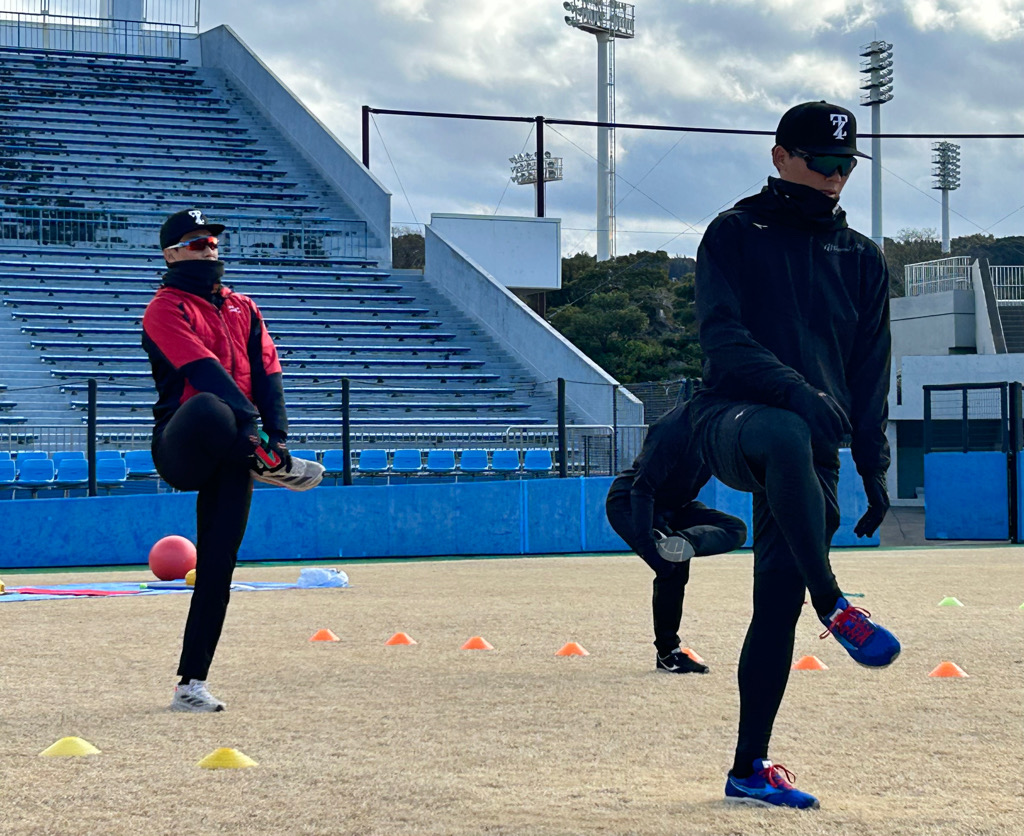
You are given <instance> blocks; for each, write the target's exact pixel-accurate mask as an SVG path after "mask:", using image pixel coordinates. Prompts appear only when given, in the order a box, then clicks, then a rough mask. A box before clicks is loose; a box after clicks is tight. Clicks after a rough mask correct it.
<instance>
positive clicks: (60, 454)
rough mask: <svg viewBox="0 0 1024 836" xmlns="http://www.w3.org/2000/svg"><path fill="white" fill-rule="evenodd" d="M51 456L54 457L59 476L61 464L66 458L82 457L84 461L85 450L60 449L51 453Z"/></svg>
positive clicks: (54, 464)
mask: <svg viewBox="0 0 1024 836" xmlns="http://www.w3.org/2000/svg"><path fill="white" fill-rule="evenodd" d="M50 458H51V459H53V466H54V467H55V468H56V470H57V474H58V477H59V474H60V466H61V464H62V463H63V462H64V461H65V460H66V459H81V460H82V461H83V462H84V461H85V452H84V451H82V450H58V451H57V452H56V453H51V454H50Z"/></svg>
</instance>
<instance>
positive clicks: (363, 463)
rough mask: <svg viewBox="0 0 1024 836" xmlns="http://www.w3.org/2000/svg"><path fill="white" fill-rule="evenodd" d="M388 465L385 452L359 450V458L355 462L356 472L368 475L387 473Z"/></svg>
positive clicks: (386, 452)
mask: <svg viewBox="0 0 1024 836" xmlns="http://www.w3.org/2000/svg"><path fill="white" fill-rule="evenodd" d="M389 469H390V466H389V465H388V451H387V450H360V451H359V458H358V459H357V460H356V470H357V471H359V472H360V473H367V474H369V475H371V476H372V475H379V474H382V473H387V472H388V470H389Z"/></svg>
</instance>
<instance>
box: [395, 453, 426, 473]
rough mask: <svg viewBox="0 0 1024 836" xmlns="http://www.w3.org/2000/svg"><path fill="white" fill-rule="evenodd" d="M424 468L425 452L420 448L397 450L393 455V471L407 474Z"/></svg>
mask: <svg viewBox="0 0 1024 836" xmlns="http://www.w3.org/2000/svg"><path fill="white" fill-rule="evenodd" d="M421 470H423V454H422V453H420V451H419V450H395V454H394V456H392V457H391V472H392V473H402V474H405V475H409V474H413V473H419V472H420V471H421Z"/></svg>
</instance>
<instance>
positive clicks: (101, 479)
mask: <svg viewBox="0 0 1024 836" xmlns="http://www.w3.org/2000/svg"><path fill="white" fill-rule="evenodd" d="M127 481H128V468H127V467H126V466H125V463H124V459H122V458H121V457H120V456H118V457H117V458H116V459H112V458H111V459H97V460H96V486H97V487H100V488H106V491H107V493H108V494H109V493H110V490H111V489H112V488H120V487H122V486H123V485H124V483H125V482H127Z"/></svg>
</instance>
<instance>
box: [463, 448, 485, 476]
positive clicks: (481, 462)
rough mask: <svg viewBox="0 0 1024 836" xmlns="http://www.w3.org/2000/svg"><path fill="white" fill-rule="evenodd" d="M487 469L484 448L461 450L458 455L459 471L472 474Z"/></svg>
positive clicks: (483, 471)
mask: <svg viewBox="0 0 1024 836" xmlns="http://www.w3.org/2000/svg"><path fill="white" fill-rule="evenodd" d="M488 470H489V465H488V463H487V451H486V450H463V451H462V454H461V455H460V456H459V472H460V473H468V474H470V475H474V474H477V473H486V472H487V471H488Z"/></svg>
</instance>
